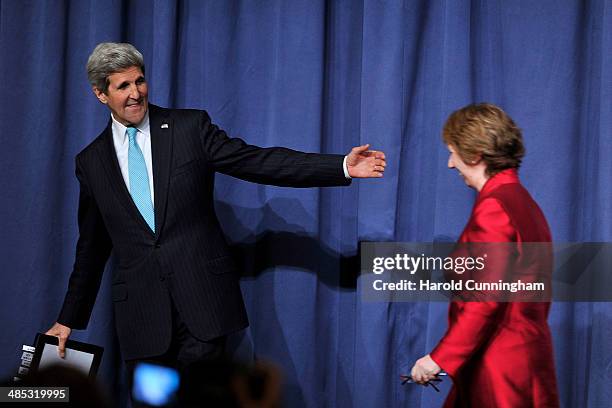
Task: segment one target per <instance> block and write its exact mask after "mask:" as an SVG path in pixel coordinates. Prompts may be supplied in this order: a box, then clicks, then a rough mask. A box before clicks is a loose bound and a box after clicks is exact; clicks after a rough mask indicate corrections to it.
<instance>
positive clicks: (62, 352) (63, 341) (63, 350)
mask: <svg viewBox="0 0 612 408" xmlns="http://www.w3.org/2000/svg"><path fill="white" fill-rule="evenodd" d="M58 350H59V355H60V357H61V358H64V357H65V356H66V338H65V337H64V338H62V337H61V336H60V338H59V345H58Z"/></svg>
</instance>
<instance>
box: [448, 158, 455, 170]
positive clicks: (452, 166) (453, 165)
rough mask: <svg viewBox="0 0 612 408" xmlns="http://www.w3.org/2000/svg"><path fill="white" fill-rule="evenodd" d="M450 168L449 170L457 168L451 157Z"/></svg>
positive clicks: (449, 159) (449, 160)
mask: <svg viewBox="0 0 612 408" xmlns="http://www.w3.org/2000/svg"><path fill="white" fill-rule="evenodd" d="M448 168H449V169H454V168H455V163H453V159H451V158H450V157H449V158H448Z"/></svg>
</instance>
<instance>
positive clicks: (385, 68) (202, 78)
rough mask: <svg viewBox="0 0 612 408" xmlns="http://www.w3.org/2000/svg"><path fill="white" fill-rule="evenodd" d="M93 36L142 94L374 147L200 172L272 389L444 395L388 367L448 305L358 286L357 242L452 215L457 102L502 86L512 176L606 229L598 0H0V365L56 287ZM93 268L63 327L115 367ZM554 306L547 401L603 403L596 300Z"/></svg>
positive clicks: (428, 334)
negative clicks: (121, 46)
mask: <svg viewBox="0 0 612 408" xmlns="http://www.w3.org/2000/svg"><path fill="white" fill-rule="evenodd" d="M101 41H128V42H131V43H133V44H134V45H135V46H136V47H137V48H139V49H140V50H141V51H142V52H143V54H144V56H145V61H146V66H147V78H148V81H149V87H150V100H151V101H152V102H153V103H156V104H159V105H162V106H168V107H190V108H202V109H207V110H208V111H209V113H210V114H211V116H212V117H213V120H214V121H216V123H218V124H219V125H220V126H222V127H223V128H225V129H226V130H227V131H228V132H229V133H230V134H232V135H236V136H240V137H243V138H245V139H246V140H248V141H249V142H250V143H254V144H259V145H262V146H273V145H282V146H287V147H291V148H294V149H300V150H305V151H313V152H318V151H321V152H337V153H343V152H347V151H348V150H349V149H350V148H351V147H352V146H355V145H359V144H361V143H366V142H367V143H371V144H372V146H373V147H374V148H376V149H381V150H384V151H385V152H386V154H387V160H388V164H389V166H388V169H387V171H386V173H385V178H384V179H383V180H368V181H357V182H355V183H353V185H352V186H351V187H348V188H335V189H323V190H321V189H310V190H301V189H300V190H293V189H289V188H277V187H267V186H260V185H255V184H248V183H245V182H241V181H237V180H234V179H231V178H229V177H225V176H221V177H219V178H218V185H217V188H216V199H217V202H216V205H217V209H218V213H219V216H220V218H221V221H222V225H223V227H224V230H225V231H226V234H227V236H228V238H229V239H230V240H231V241H232V242H233V243H234V244H235V248H236V253H237V256H238V257H239V258H240V262H241V263H242V264H243V266H244V267H243V271H244V276H243V279H242V288H243V291H244V296H245V301H246V305H247V309H248V312H249V318H250V321H251V327H250V329H249V330H247V331H246V332H245V333H242V334H240V335H239V336H236V338H235V339H234V341H233V342H234V346H235V347H236V348H237V350H238V352H239V353H242V355H243V356H248V355H256V356H257V357H258V358H265V359H268V360H272V361H274V362H275V363H276V364H278V365H279V366H280V367H282V369H283V371H284V375H285V382H286V387H285V392H284V401H285V403H286V406H289V407H322V406H329V407H352V406H355V407H400V406H402V407H404V406H411V407H429V406H436V405H439V404H440V403H441V401H442V400H443V398H444V394H445V393H441V394H436V393H434V392H432V390H431V389H429V388H427V389H426V388H422V387H416V386H406V387H402V386H400V383H399V377H398V376H399V374H401V373H406V372H408V370H409V369H410V367H411V365H412V363H413V362H414V360H415V359H416V358H418V357H421V356H422V355H424V354H425V353H427V352H428V351H429V350H430V349H431V348H432V346H433V345H435V344H436V342H437V340H438V339H439V337H440V336H441V335H442V333H443V331H444V329H445V326H446V318H445V315H446V305H445V304H441V303H437V304H427V303H392V304H386V303H368V302H364V301H362V299H361V297H360V287H359V286H360V283H359V279H358V278H357V270H358V260H357V259H356V255H357V247H358V242H359V241H360V240H381V241H393V240H397V241H433V240H453V239H456V238H457V236H458V234H459V233H460V232H461V229H462V227H463V225H464V223H465V222H466V220H467V217H468V215H469V211H470V208H471V206H472V203H473V199H474V193H473V192H472V191H470V190H469V189H468V188H466V186H465V185H464V184H463V182H462V181H461V179H460V178H459V177H457V174H456V172H454V171H449V170H448V169H447V168H446V161H447V151H446V149H445V147H444V146H443V144H442V142H441V138H440V133H441V127H442V125H443V123H444V120H445V118H446V117H447V116H448V115H449V113H450V112H451V111H453V110H455V109H457V108H459V107H461V106H463V105H466V104H468V103H471V102H475V101H489V102H493V103H496V104H499V105H501V106H502V107H503V108H504V109H505V110H506V111H507V112H508V113H509V114H510V115H511V116H512V117H513V118H514V119H515V120H516V121H517V123H518V124H519V125H520V126H521V127H522V129H523V131H524V137H525V142H526V147H527V152H528V154H527V156H526V159H525V161H524V165H523V167H522V170H521V177H522V180H523V181H524V183H525V185H526V186H527V188H528V189H529V190H530V191H531V192H532V194H533V196H534V197H535V199H536V200H537V201H538V202H539V203H540V205H541V207H542V208H543V210H544V213H545V214H546V216H547V218H548V220H549V222H550V225H551V228H552V231H553V235H554V239H555V240H556V241H562V242H564V241H612V199H611V198H612V187H611V186H612V160H611V157H610V156H611V153H612V143H611V134H612V133H611V132H612V2H611V1H606V0H590V1H586V0H585V1H579V0H539V1H533V0H515V1H502V0H491V1H484V0H481V1H475V0H473V1H468V0H446V1H444V0H431V1H428V0H421V1H418V0H406V1H373V0H372V1H367V0H366V1H327V2H325V1H312V0H303V1H297V0H292V1H282V0H278V1H272V0H270V1H148V0H142V1H118V0H117V1H93V0H79V1H42V0H41V1H25V0H1V2H0V75H1V77H0V87H1V88H0V89H1V93H0V109H1V117H0V137H1V140H2V144H1V149H0V158H1V163H2V171H1V172H0V191H2V194H1V195H0V197H1V199H0V200H1V201H0V223H1V224H0V228H1V235H0V263H1V264H2V266H1V267H0V270H1V272H0V273H1V278H2V284H1V286H0V299H1V304H0V306H1V307H0V313H1V315H0V316H1V320H0V322H1V325H2V335H0V361H1V363H0V364H1V367H0V369H1V370H0V375H1V376H2V377H8V376H12V375H13V374H14V373H15V370H16V367H17V365H18V363H19V349H20V347H21V344H23V343H31V341H32V339H33V335H34V333H35V332H36V331H41V330H46V329H47V328H48V327H49V326H50V325H51V324H52V323H53V322H54V320H55V318H56V316H57V313H58V310H59V307H60V304H61V302H62V300H63V296H64V292H65V289H66V285H67V280H68V277H69V274H70V271H71V267H72V262H73V257H74V245H75V240H76V237H77V229H76V210H77V208H76V205H77V197H78V185H77V181H76V178H75V177H74V161H73V158H74V156H75V154H76V153H78V152H79V151H80V150H81V149H82V148H83V147H85V146H86V145H87V144H88V143H89V142H90V141H91V140H92V139H93V138H94V137H95V136H96V135H97V134H98V133H99V132H100V130H101V129H102V128H103V127H104V126H105V124H106V122H107V120H108V112H107V111H106V110H105V108H104V106H102V105H101V104H99V103H98V102H97V100H96V99H95V98H94V97H93V94H92V93H91V90H90V89H89V86H88V83H87V79H86V74H85V69H84V66H85V63H86V60H87V57H88V55H89V53H90V52H91V50H92V49H93V48H94V46H95V45H96V44H97V43H99V42H101ZM611 272H612V271H611ZM108 283H109V274H106V279H105V280H104V283H103V286H102V289H101V292H100V294H99V296H98V301H97V304H96V307H95V310H94V313H93V317H92V320H91V322H90V325H89V328H88V330H87V331H84V332H77V333H76V334H75V336H74V337H75V338H77V339H83V340H86V341H91V342H94V343H98V344H102V345H104V346H105V347H106V352H105V358H104V362H103V364H102V372H101V378H102V379H103V380H104V381H105V383H106V385H107V387H109V389H116V390H118V389H121V385H122V384H123V382H124V379H123V378H122V377H121V374H120V373H121V360H120V356H119V353H118V349H117V346H116V341H115V337H114V329H113V318H112V312H111V309H112V305H111V301H110V295H109V292H108V289H109V287H108ZM550 324H551V327H552V332H553V336H554V342H555V344H554V345H555V356H556V364H557V374H558V379H559V391H560V395H561V399H562V403H563V406H564V407H604V406H610V405H609V404H610V401H611V400H612V387H610V382H611V381H612V341H611V340H610V339H611V338H612V305H611V304H605V303H599V304H596V303H581V304H572V303H558V304H555V305H554V307H553V312H552V315H551V317H550ZM466 336H469V333H466ZM447 390H448V386H446V387H445V388H444V391H445V392H446V391H447ZM124 397H125V395H124Z"/></svg>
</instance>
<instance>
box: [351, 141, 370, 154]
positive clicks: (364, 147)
mask: <svg viewBox="0 0 612 408" xmlns="http://www.w3.org/2000/svg"><path fill="white" fill-rule="evenodd" d="M369 147H370V144H369V143H368V144H364V145H361V146H356V147H353V149H352V150H351V153H355V154H360V153H363V152H365V151H366V150H368V148H369Z"/></svg>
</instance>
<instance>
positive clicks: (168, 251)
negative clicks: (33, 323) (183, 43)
mask: <svg viewBox="0 0 612 408" xmlns="http://www.w3.org/2000/svg"><path fill="white" fill-rule="evenodd" d="M149 120H150V126H151V150H152V152H151V153H152V162H153V181H154V188H155V203H154V207H155V225H156V231H155V233H153V232H152V231H151V230H150V229H149V227H148V226H147V224H146V222H145V220H144V218H142V216H141V215H140V212H139V211H138V209H137V208H136V206H135V205H134V203H133V201H132V199H131V197H130V194H129V192H128V190H127V188H126V186H125V183H124V181H123V178H122V176H121V171H120V169H119V164H118V161H117V156H116V153H115V149H114V147H113V142H112V131H111V124H110V122H109V125H108V126H107V127H106V129H105V130H104V131H103V132H102V133H101V134H100V135H99V136H98V137H97V138H96V139H95V140H94V141H93V142H92V143H91V144H90V145H89V146H87V147H86V148H85V149H84V150H83V151H82V152H81V153H79V154H78V155H77V157H76V176H77V178H78V180H79V183H80V197H79V214H78V222H79V239H78V243H77V248H76V260H75V264H74V269H73V271H72V275H71V276H70V281H69V285H68V291H67V294H66V298H65V300H64V304H63V307H62V310H61V312H60V316H59V318H58V322H59V323H62V324H64V325H66V326H68V327H71V328H73V329H84V328H85V327H86V326H87V323H88V321H89V317H90V315H91V310H92V308H93V304H94V302H95V298H96V296H97V293H98V288H99V286H100V280H101V277H102V273H103V271H104V266H105V264H106V262H107V260H108V258H109V255H110V253H111V251H113V253H114V259H115V260H116V265H115V268H114V271H113V279H112V282H113V286H112V296H113V302H114V310H115V321H116V326H117V334H118V337H119V343H120V346H121V351H122V354H123V358H124V359H136V358H145V357H148V356H154V355H159V354H162V353H164V352H165V351H166V349H167V347H168V346H169V344H170V341H171V336H172V323H171V304H170V297H172V300H173V301H174V303H175V305H176V308H177V310H178V312H179V313H180V315H181V317H182V319H183V320H184V321H185V324H186V325H187V327H188V328H189V329H190V331H191V332H192V334H193V335H195V336H196V337H198V338H200V339H202V340H207V339H212V338H215V337H218V336H221V335H225V334H228V333H230V332H233V331H236V330H239V329H242V328H244V327H246V326H247V325H248V321H247V316H246V312H245V308H244V304H243V301H242V295H241V292H240V287H239V284H238V275H237V273H236V268H235V265H234V261H233V260H232V258H231V257H230V253H229V250H228V246H227V244H226V241H225V238H224V236H223V233H222V231H221V228H220V226H219V222H218V220H217V216H216V215H215V210H214V206H213V188H214V174H215V172H216V171H219V172H222V173H225V174H229V175H232V176H235V177H238V178H241V179H244V180H248V181H253V182H256V183H265V184H273V185H279V186H291V187H313V186H334V185H347V184H349V183H350V181H349V180H347V179H346V178H345V177H344V173H343V171H342V160H343V156H339V155H323V154H308V153H301V152H296V151H293V150H289V149H284V148H259V147H255V146H250V145H247V144H246V143H245V142H244V141H242V140H240V139H236V138H229V137H228V136H227V135H226V134H225V132H223V131H222V130H220V129H219V128H218V127H217V126H215V125H214V124H212V123H211V120H210V117H209V116H208V114H207V113H206V112H204V111H197V110H178V109H164V108H160V107H156V106H153V105H151V104H150V105H149ZM162 125H163V126H162ZM166 125H167V126H166Z"/></svg>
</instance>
